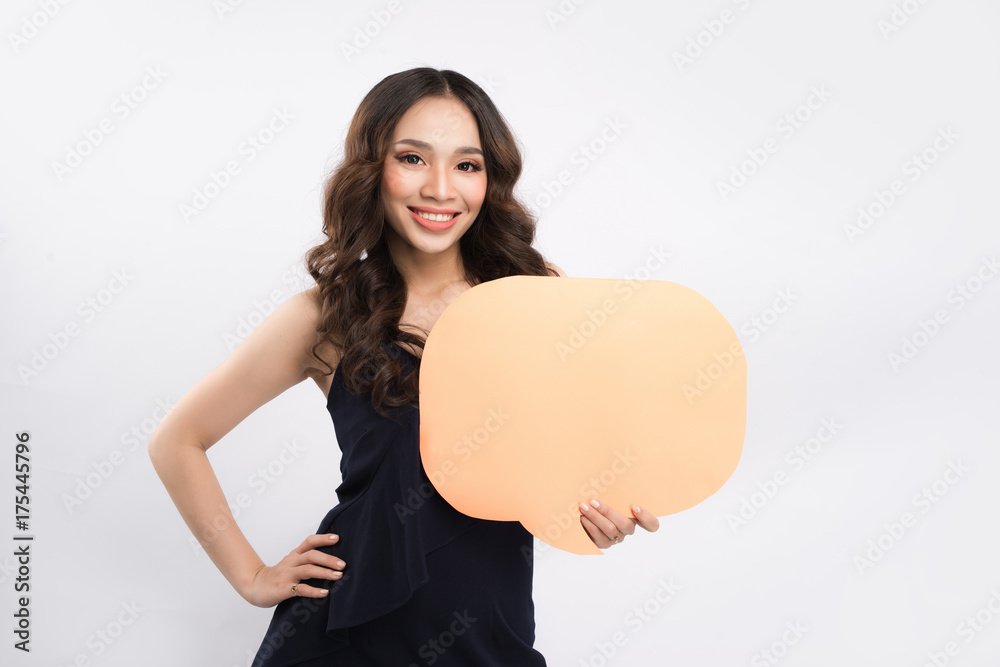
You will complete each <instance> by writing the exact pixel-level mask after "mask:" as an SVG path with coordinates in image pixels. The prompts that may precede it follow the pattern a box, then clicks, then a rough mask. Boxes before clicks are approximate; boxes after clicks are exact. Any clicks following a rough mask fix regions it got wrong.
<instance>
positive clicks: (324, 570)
mask: <svg viewBox="0 0 1000 667" xmlns="http://www.w3.org/2000/svg"><path fill="white" fill-rule="evenodd" d="M295 576H296V577H297V578H298V579H299V580H300V581H303V580H305V579H330V580H331V581H336V580H337V579H340V578H341V577H343V576H344V573H343V572H341V571H340V570H331V569H330V568H328V567H322V566H320V565H313V564H311V563H307V564H305V565H299V566H298V567H296V568H295Z"/></svg>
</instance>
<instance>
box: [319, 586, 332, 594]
mask: <svg viewBox="0 0 1000 667" xmlns="http://www.w3.org/2000/svg"><path fill="white" fill-rule="evenodd" d="M329 592H330V591H328V590H326V589H325V588H324V589H323V592H322V593H320V595H327V594H328V593H329Z"/></svg>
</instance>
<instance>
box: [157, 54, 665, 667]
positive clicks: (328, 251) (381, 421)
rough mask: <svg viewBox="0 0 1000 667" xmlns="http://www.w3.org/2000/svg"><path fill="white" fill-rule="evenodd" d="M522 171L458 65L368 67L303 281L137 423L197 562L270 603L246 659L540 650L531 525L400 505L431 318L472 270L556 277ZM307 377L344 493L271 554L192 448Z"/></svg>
mask: <svg viewBox="0 0 1000 667" xmlns="http://www.w3.org/2000/svg"><path fill="white" fill-rule="evenodd" d="M520 172H521V156H520V152H519V150H518V148H517V146H516V144H515V141H514V138H513V135H512V134H511V132H510V130H509V129H508V127H507V125H506V123H505V121H504V120H503V117H502V116H501V115H500V113H499V111H497V109H496V108H495V107H494V105H493V103H492V101H491V100H490V99H489V97H488V96H487V95H486V94H485V93H484V92H483V90H482V89H481V88H479V86H477V85H476V84H474V83H473V82H472V81H470V80H469V79H468V78H466V77H464V76H462V75H461V74H458V73H456V72H453V71H450V70H442V71H438V70H434V69H430V68H417V69H412V70H409V71H406V72H400V73H398V74H394V75H391V76H389V77H387V78H385V79H384V80H382V81H381V82H380V83H379V84H378V85H376V86H375V88H373V89H372V90H371V91H370V92H369V93H368V95H367V96H366V97H365V98H364V100H363V101H362V102H361V105H360V107H359V108H358V110H357V112H356V113H355V116H354V119H353V120H352V122H351V127H350V130H349V131H348V135H347V140H346V146H345V157H344V160H343V162H342V163H341V164H340V165H339V167H338V168H337V169H336V171H335V172H334V173H333V175H332V176H331V178H330V180H329V182H328V184H327V188H326V194H325V206H324V211H323V213H324V222H323V230H324V232H325V234H326V236H327V240H326V241H325V242H324V243H322V244H321V245H318V246H316V247H315V248H313V249H312V250H311V251H310V252H309V253H308V255H307V265H308V268H309V272H310V274H311V275H312V276H313V278H314V279H315V280H316V283H317V284H316V286H315V287H313V288H312V289H309V290H307V291H305V292H303V293H301V294H298V295H296V296H295V297H292V298H291V299H289V300H288V301H286V302H285V303H283V304H282V305H281V306H280V307H279V308H278V309H277V310H276V311H275V312H274V313H273V314H272V315H270V316H269V317H268V318H267V319H266V320H265V321H264V322H262V323H261V324H260V325H259V326H258V327H257V328H256V329H254V330H253V332H252V333H251V334H250V335H249V336H247V338H246V339H245V340H244V341H243V343H241V344H240V346H239V347H238V348H237V349H236V350H235V351H234V352H233V354H232V355H231V356H230V357H229V358H228V359H226V361H225V362H223V363H222V364H220V365H219V366H218V367H217V368H215V369H214V370H212V371H211V372H210V373H209V374H208V375H206V376H205V377H204V378H203V379H202V380H201V381H199V382H198V383H197V384H196V385H195V386H194V387H193V388H192V389H191V390H190V391H188V392H187V394H185V395H184V396H183V397H182V398H181V400H180V401H179V402H178V403H177V404H176V405H175V406H174V408H173V410H171V412H170V413H169V414H168V415H167V416H166V417H165V418H164V419H163V420H162V422H161V423H160V425H159V427H158V428H157V430H156V432H155V433H153V435H152V436H151V437H150V440H149V452H150V456H151V458H152V460H153V463H154V466H155V468H156V471H157V473H158V474H159V476H160V478H161V479H162V480H163V483H164V484H165V486H166V487H167V490H168V491H169V493H170V496H171V498H172V499H173V501H174V503H175V504H176V505H177V508H178V510H179V511H180V513H181V515H182V516H183V518H184V520H185V522H186V523H187V525H188V527H189V528H191V530H192V531H193V532H194V534H195V535H196V536H197V537H198V539H199V541H200V542H201V544H202V546H203V547H204V549H205V551H206V552H207V553H208V555H209V556H210V557H211V559H212V561H213V562H214V563H215V564H216V566H217V567H218V568H219V570H220V571H221V572H222V574H223V575H224V576H225V577H226V579H227V580H228V581H229V582H230V583H231V584H232V586H233V587H234V588H235V589H236V590H237V591H238V592H239V593H240V595H241V596H243V598H244V599H246V600H247V601H248V602H250V603H251V604H254V605H257V606H261V607H270V606H274V605H277V607H276V609H275V612H274V616H273V618H272V622H271V626H270V628H269V629H268V632H267V633H266V636H265V638H264V641H263V642H262V643H261V647H260V650H259V652H258V654H257V658H256V660H255V662H254V664H255V665H259V666H261V667H263V666H268V667H281V666H285V665H321V664H322V665H389V664H393V665H396V664H398V665H410V664H428V665H430V664H437V665H463V666H466V667H468V666H472V665H521V666H530V665H544V664H545V660H544V658H543V657H542V655H541V654H540V653H539V652H538V651H536V650H534V649H533V648H532V644H533V642H534V607H533V602H532V599H531V564H532V563H531V558H530V554H531V545H532V537H531V535H530V534H529V533H528V532H527V531H526V530H525V529H524V528H523V527H522V526H521V524H520V523H518V522H516V521H514V522H497V521H484V520H480V519H475V518H472V517H469V516H466V515H464V514H461V513H460V512H458V511H456V510H455V509H454V508H452V507H451V506H450V505H448V504H447V503H446V502H445V501H444V500H443V499H442V498H441V497H440V496H439V495H437V493H436V492H431V493H426V492H423V493H421V495H420V496H419V502H418V503H416V507H414V503H409V504H408V498H410V499H412V498H413V495H412V494H413V493H414V492H415V491H416V490H417V489H421V490H426V489H431V488H432V487H430V485H429V484H427V481H428V480H427V477H426V475H425V473H424V471H423V468H422V466H421V464H420V458H419V413H418V410H417V405H416V399H417V395H418V394H417V387H418V385H417V378H418V375H417V373H418V371H419V358H420V354H421V353H422V350H423V343H424V341H425V339H426V334H427V333H428V332H429V331H430V329H431V327H432V326H433V325H434V321H435V320H436V318H437V316H438V315H439V314H440V312H441V311H442V310H443V308H444V306H445V305H447V303H449V302H450V301H451V300H452V299H454V298H455V296H457V295H458V294H459V293H461V292H462V291H464V290H465V289H468V288H469V287H471V286H472V285H475V284H478V283H481V282H485V281H488V280H493V279H496V278H501V277H504V276H508V275H560V276H564V275H565V274H564V273H563V272H562V271H561V270H560V269H559V268H558V267H556V266H554V265H552V264H548V263H547V262H545V261H544V259H543V258H542V256H541V255H540V254H539V253H538V252H537V251H535V250H534V249H533V248H532V247H531V242H532V240H533V238H534V231H535V228H534V221H533V219H532V218H531V216H530V214H529V213H528V212H527V211H526V209H525V208H524V207H523V206H522V205H521V204H520V203H519V202H518V201H517V200H516V198H515V196H514V186H515V184H516V182H517V179H518V177H519V176H520ZM421 334H422V335H421ZM306 378H312V379H313V380H314V381H315V382H316V384H317V385H318V386H319V388H320V389H321V390H322V391H323V392H324V394H325V395H326V396H327V408H328V410H329V411H330V414H331V416H332V418H333V421H334V426H335V429H336V432H337V441H338V443H339V445H340V447H341V450H342V456H341V465H340V467H341V473H342V475H343V482H342V484H341V485H340V486H339V487H338V488H337V495H338V499H339V501H340V502H339V504H338V505H337V506H336V507H334V508H333V509H332V510H330V512H329V513H328V514H327V516H326V517H325V518H324V519H323V521H322V522H321V523H320V527H319V529H318V530H317V533H316V534H314V535H310V536H308V537H306V539H305V540H304V541H303V542H302V543H301V544H300V545H299V546H298V547H296V548H295V549H293V550H292V551H291V552H290V553H289V554H288V555H287V556H285V557H284V558H283V559H282V560H281V561H280V562H279V563H277V564H276V565H273V566H268V565H266V564H265V563H263V561H261V559H260V558H259V557H258V556H257V554H256V552H255V551H254V550H253V548H252V547H251V546H250V544H249V543H248V542H247V540H246V538H245V537H244V535H243V534H242V532H241V531H240V529H239V527H238V526H237V525H236V523H235V521H234V520H233V516H232V514H231V513H230V511H229V509H228V506H227V503H226V499H225V496H224V495H223V493H222V489H221V488H220V486H219V483H218V480H217V479H216V477H215V475H214V473H213V471H212V468H211V466H210V464H209V462H208V459H207V457H206V454H205V451H206V450H207V449H208V448H209V447H210V446H212V445H213V444H214V443H216V442H218V441H219V439H221V438H222V437H223V436H224V435H225V434H226V433H228V432H229V431H230V430H231V429H232V428H233V427H235V426H236V425H237V424H238V423H240V422H241V421H242V420H243V419H244V418H245V417H247V416H248V415H249V414H250V413H252V412H253V411H254V410H256V409H257V408H258V407H260V406H261V405H263V404H264V403H266V402H267V401H269V400H271V399H272V398H274V397H275V396H277V395H278V394H280V393H281V392H283V391H285V390H286V389H288V388H289V387H291V386H293V385H295V384H297V383H299V382H301V381H302V380H304V379H306ZM404 506H405V507H406V508H407V509H406V511H403V512H400V511H398V510H399V508H400V507H404ZM581 512H582V513H581V526H582V528H583V529H585V530H586V531H587V533H588V534H589V535H590V537H591V539H592V540H593V541H594V543H595V544H596V545H597V546H598V547H601V548H606V547H608V546H610V545H612V544H616V543H618V542H619V541H621V539H622V538H623V537H624V536H625V535H630V534H632V533H633V532H634V530H635V526H636V524H637V523H638V524H639V525H642V526H643V527H644V528H646V529H647V530H656V528H657V527H658V522H657V519H656V517H655V516H652V515H650V514H649V513H648V512H645V511H640V512H639V513H637V514H635V516H634V517H624V516H622V515H620V514H618V513H617V512H616V511H614V510H613V509H611V508H608V507H606V506H600V507H595V508H586V510H584V509H581ZM220 526H222V529H221V530H220V529H219V527H220ZM206 527H210V528H211V532H209V531H207V530H205V529H206ZM210 536H211V537H210ZM525 554H528V557H527V558H525Z"/></svg>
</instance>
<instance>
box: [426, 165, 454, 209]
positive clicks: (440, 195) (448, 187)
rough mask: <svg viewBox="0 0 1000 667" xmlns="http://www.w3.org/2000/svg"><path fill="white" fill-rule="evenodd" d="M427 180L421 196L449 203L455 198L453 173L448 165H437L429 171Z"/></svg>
mask: <svg viewBox="0 0 1000 667" xmlns="http://www.w3.org/2000/svg"><path fill="white" fill-rule="evenodd" d="M426 173H427V179H426V181H424V185H423V187H422V188H421V189H420V194H421V195H423V196H425V197H429V198H431V199H437V200H438V201H447V200H449V199H452V198H454V197H455V190H454V189H453V188H452V183H451V172H450V171H449V170H448V166H447V164H446V163H441V164H437V165H435V166H433V167H431V168H430V169H428V170H427V172H426Z"/></svg>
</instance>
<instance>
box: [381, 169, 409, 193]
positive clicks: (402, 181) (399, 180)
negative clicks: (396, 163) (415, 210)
mask: <svg viewBox="0 0 1000 667" xmlns="http://www.w3.org/2000/svg"><path fill="white" fill-rule="evenodd" d="M406 194H407V179H406V178H405V176H403V175H402V174H399V173H397V172H395V171H393V170H392V169H387V170H386V171H383V172H382V198H383V199H400V198H402V197H405V196H406Z"/></svg>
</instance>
